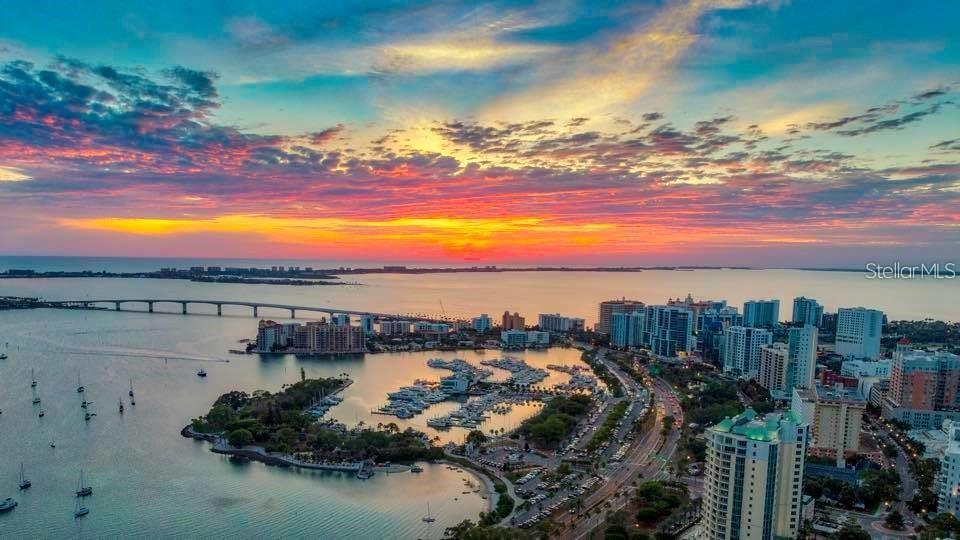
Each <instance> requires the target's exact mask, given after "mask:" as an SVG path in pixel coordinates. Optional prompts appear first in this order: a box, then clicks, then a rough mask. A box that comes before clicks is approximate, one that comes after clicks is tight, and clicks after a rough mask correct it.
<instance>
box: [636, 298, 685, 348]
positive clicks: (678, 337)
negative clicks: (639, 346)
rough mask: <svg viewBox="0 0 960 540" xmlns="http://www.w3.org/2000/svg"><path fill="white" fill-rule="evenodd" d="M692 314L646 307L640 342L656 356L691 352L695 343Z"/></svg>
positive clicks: (672, 309) (682, 310)
mask: <svg viewBox="0 0 960 540" xmlns="http://www.w3.org/2000/svg"><path fill="white" fill-rule="evenodd" d="M695 323H696V321H695V320H694V317H693V312H692V311H690V310H689V309H686V308H680V307H670V306H647V307H646V308H645V309H644V323H643V324H644V331H643V337H642V341H643V343H644V345H647V346H649V347H650V352H652V353H653V354H654V355H656V356H662V357H668V358H669V357H675V356H679V355H680V354H690V353H691V352H693V350H694V347H695V346H696V342H695V341H694V338H693V327H694V324H695Z"/></svg>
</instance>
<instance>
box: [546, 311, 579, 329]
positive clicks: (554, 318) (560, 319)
mask: <svg viewBox="0 0 960 540" xmlns="http://www.w3.org/2000/svg"><path fill="white" fill-rule="evenodd" d="M539 323H540V330H543V331H544V332H557V333H563V332H582V331H583V327H584V321H583V319H580V318H577V317H564V316H563V315H560V314H559V313H541V314H540V317H539Z"/></svg>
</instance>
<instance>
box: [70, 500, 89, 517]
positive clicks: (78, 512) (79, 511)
mask: <svg viewBox="0 0 960 540" xmlns="http://www.w3.org/2000/svg"><path fill="white" fill-rule="evenodd" d="M89 513H90V509H89V508H87V507H86V506H83V505H81V504H80V499H77V506H76V508H75V509H74V510H73V517H74V518H81V517H83V516H85V515H87V514H89Z"/></svg>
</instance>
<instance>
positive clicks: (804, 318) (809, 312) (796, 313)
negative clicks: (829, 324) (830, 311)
mask: <svg viewBox="0 0 960 540" xmlns="http://www.w3.org/2000/svg"><path fill="white" fill-rule="evenodd" d="M821 318H823V306H821V305H820V303H819V302H817V301H816V300H814V299H813V298H807V297H804V296H798V297H796V298H794V299H793V319H792V320H793V322H794V323H800V324H812V325H813V326H816V327H818V328H819V327H820V319H821Z"/></svg>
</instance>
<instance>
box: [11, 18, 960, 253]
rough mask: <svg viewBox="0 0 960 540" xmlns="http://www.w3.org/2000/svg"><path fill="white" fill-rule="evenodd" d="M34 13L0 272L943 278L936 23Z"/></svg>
mask: <svg viewBox="0 0 960 540" xmlns="http://www.w3.org/2000/svg"><path fill="white" fill-rule="evenodd" d="M43 4H44V5H45V6H46V7H44V8H43V9H40V8H39V7H38V5H37V4H36V3H33V2H11V3H6V4H5V5H4V8H3V12H4V13H3V15H2V17H0V254H50V255H125V256H184V257H204V256H209V257H243V258H270V257H276V258H281V257H284V258H294V257H295V258H312V259H328V260H334V259H335V260H355V261H397V262H400V261H402V262H409V263H416V262H423V263H426V262H430V263H433V262H450V263H462V262H471V261H475V262H480V263H491V264H503V263H517V264H532V263H569V264H596V265H607V264H637V265H648V264H674V263H676V264H703V265H709V264H737V265H755V266H808V267H839V266H862V265H863V264H864V263H865V262H867V261H870V260H881V261H893V260H901V261H914V262H917V263H919V262H927V261H944V260H956V259H957V254H958V253H960V38H958V34H957V29H958V28H960V4H958V3H954V2H943V1H930V2H924V1H917V2H903V1H899V0H898V1H889V2H886V1H870V2H863V1H847V2H844V1H839V2H813V1H796V0H795V1H790V0H771V1H767V2H763V1H756V2H751V1H748V0H713V1H711V0H678V1H663V2H629V3H621V2H598V1H589V2H587V1H584V2H576V1H567V0H551V1H543V2H522V1H520V2H494V3H480V2H466V3H459V2H316V1H310V2H287V1H283V2H277V1H271V2H249V1H247V2H245V1H238V2H173V1H167V2H152V3H146V2H137V3H134V2H120V1H117V2H111V3H106V2H91V3H87V2H69V3H68V2H50V3H43Z"/></svg>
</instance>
